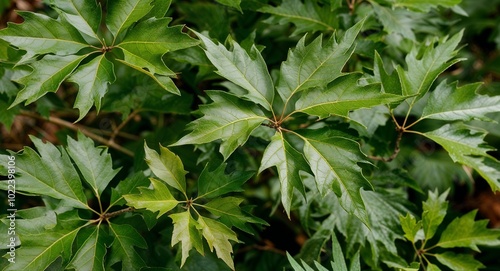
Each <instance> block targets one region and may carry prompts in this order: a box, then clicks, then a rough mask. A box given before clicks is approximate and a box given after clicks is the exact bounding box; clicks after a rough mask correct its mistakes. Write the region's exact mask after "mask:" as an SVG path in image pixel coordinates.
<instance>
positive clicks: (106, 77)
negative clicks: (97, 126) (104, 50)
mask: <svg viewBox="0 0 500 271" xmlns="http://www.w3.org/2000/svg"><path fill="white" fill-rule="evenodd" d="M115 79H116V77H115V72H114V67H113V63H111V62H110V61H109V60H107V59H106V56H105V54H102V55H99V56H98V57H96V58H94V59H92V60H91V61H90V62H88V63H86V64H84V65H82V66H80V67H78V68H77V69H76V70H75V72H74V73H73V74H72V75H71V76H70V77H69V78H68V81H71V82H74V83H76V84H78V86H79V89H78V94H77V96H76V100H75V105H74V108H78V110H79V111H80V117H79V118H78V120H77V121H79V120H81V119H82V118H83V117H85V115H87V113H88V112H89V110H90V108H91V107H92V105H93V104H95V107H96V109H97V112H99V110H100V108H101V99H102V98H103V97H104V94H106V92H107V91H108V85H109V84H111V83H113V82H114V81H115Z"/></svg>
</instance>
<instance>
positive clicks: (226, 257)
mask: <svg viewBox="0 0 500 271" xmlns="http://www.w3.org/2000/svg"><path fill="white" fill-rule="evenodd" d="M198 223H199V225H200V226H201V231H202V234H203V237H204V238H205V239H206V240H207V243H208V246H209V247H210V251H212V252H213V251H214V248H215V252H216V253H217V257H219V258H220V259H222V260H223V261H224V262H225V263H226V264H227V265H228V266H229V267H230V268H231V269H232V270H234V263H233V259H232V258H231V254H232V253H233V247H232V245H231V243H230V242H229V241H230V240H232V241H235V242H238V238H237V237H236V234H235V233H234V232H233V231H232V230H231V229H229V228H228V227H226V225H224V224H222V223H220V222H218V221H216V220H213V219H211V218H207V217H202V216H199V217H198Z"/></svg>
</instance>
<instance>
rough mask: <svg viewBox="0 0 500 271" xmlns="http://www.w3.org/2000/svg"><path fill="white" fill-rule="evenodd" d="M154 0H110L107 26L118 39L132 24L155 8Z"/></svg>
mask: <svg viewBox="0 0 500 271" xmlns="http://www.w3.org/2000/svg"><path fill="white" fill-rule="evenodd" d="M152 2H153V0H110V1H108V6H107V10H108V14H107V15H106V26H107V27H108V29H109V31H110V32H111V33H112V34H113V36H114V40H115V41H116V40H117V39H118V38H119V36H120V35H121V34H122V33H123V32H124V31H125V30H127V28H129V27H130V26H131V25H132V24H134V23H135V22H137V21H139V20H140V19H141V18H142V17H144V16H145V15H146V14H148V12H149V11H150V10H151V9H152V8H153V6H152V5H151V3H152Z"/></svg>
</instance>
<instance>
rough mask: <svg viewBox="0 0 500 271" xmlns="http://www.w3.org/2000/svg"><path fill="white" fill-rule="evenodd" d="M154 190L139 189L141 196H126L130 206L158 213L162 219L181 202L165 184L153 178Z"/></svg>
mask: <svg viewBox="0 0 500 271" xmlns="http://www.w3.org/2000/svg"><path fill="white" fill-rule="evenodd" d="M150 180H151V184H152V185H153V189H148V188H144V187H139V191H140V192H141V193H140V194H131V195H124V196H123V197H124V198H125V200H126V201H127V202H128V205H129V206H132V207H134V208H136V209H142V208H145V209H147V210H149V211H151V212H158V215H157V217H160V216H162V215H164V214H165V213H167V212H168V211H170V210H172V209H173V208H174V207H175V206H177V204H179V202H178V201H177V200H176V199H175V198H174V197H173V196H172V194H171V193H170V191H169V190H168V187H167V186H166V185H165V183H163V182H161V181H158V180H156V179H154V178H151V179H150Z"/></svg>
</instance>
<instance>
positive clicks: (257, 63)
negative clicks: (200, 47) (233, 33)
mask: <svg viewBox="0 0 500 271" xmlns="http://www.w3.org/2000/svg"><path fill="white" fill-rule="evenodd" d="M197 35H198V37H199V38H200V39H201V40H202V41H203V44H204V45H205V47H206V50H205V54H206V55H207V57H208V59H210V61H211V62H212V64H213V65H214V66H215V67H216V68H217V72H218V73H219V74H220V75H221V76H222V77H224V78H226V79H227V80H229V81H231V82H233V83H235V84H236V85H238V86H240V87H242V88H244V89H245V90H246V91H248V93H247V94H246V95H245V96H244V97H246V98H247V99H249V100H251V101H253V102H255V103H257V104H260V105H262V106H263V107H264V108H265V109H267V110H271V107H272V103H273V99H274V84H273V81H272V79H271V75H269V72H268V70H267V65H266V62H265V61H264V58H262V55H261V54H260V52H259V50H258V49H257V47H255V46H252V47H251V48H250V51H249V52H247V51H245V49H243V48H242V47H241V46H240V45H239V44H238V43H237V42H235V41H233V40H231V46H232V47H233V50H232V51H230V50H228V49H226V47H224V45H222V44H215V43H213V42H212V41H211V40H210V39H209V38H207V37H205V36H203V35H202V34H199V33H197Z"/></svg>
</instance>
